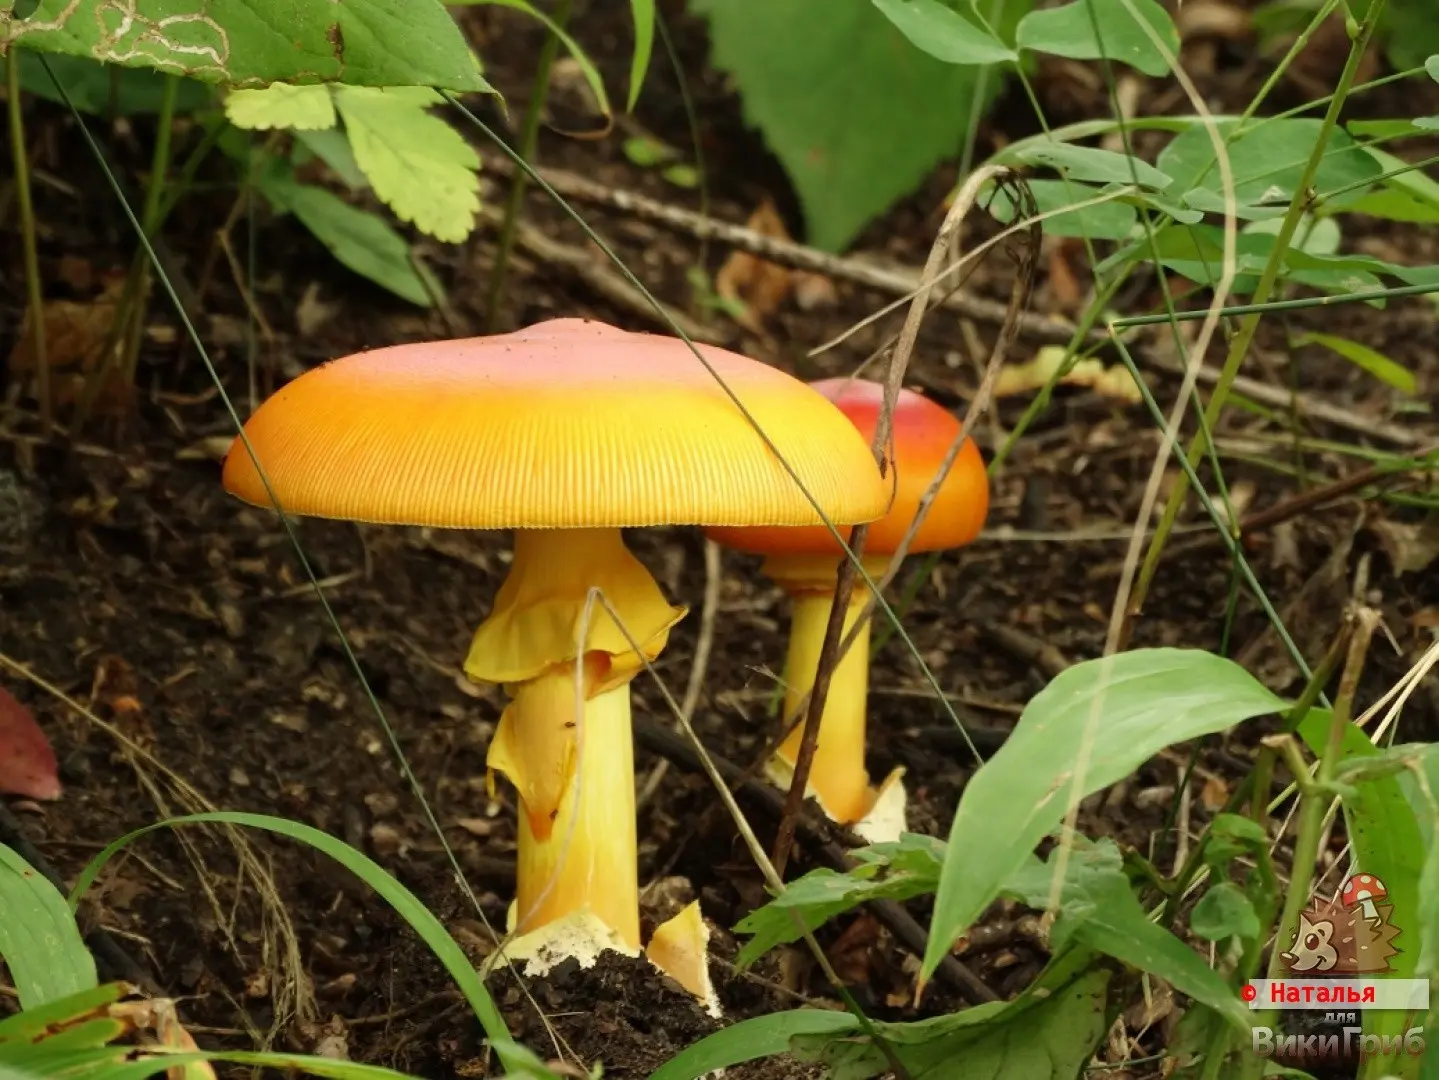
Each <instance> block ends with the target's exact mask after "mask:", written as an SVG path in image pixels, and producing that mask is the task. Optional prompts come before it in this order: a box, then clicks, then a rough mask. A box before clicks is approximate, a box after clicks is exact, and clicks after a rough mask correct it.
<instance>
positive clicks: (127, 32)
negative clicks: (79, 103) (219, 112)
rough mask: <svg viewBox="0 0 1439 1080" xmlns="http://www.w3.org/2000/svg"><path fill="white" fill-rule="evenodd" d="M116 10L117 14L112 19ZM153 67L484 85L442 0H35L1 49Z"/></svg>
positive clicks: (278, 78) (242, 78) (272, 78)
mask: <svg viewBox="0 0 1439 1080" xmlns="http://www.w3.org/2000/svg"><path fill="white" fill-rule="evenodd" d="M122 14H123V16H124V17H123V18H119V17H118V16H120V15H122ZM6 35H8V40H9V41H10V42H12V43H18V44H20V45H23V46H24V47H26V48H29V49H37V50H39V51H42V52H55V53H65V54H67V55H70V56H86V57H89V58H91V59H92V60H102V61H105V62H107V63H114V64H123V65H125V66H127V67H153V68H158V69H159V70H161V71H166V72H170V73H173V74H178V75H188V76H190V77H191V78H195V79H200V80H201V81H203V82H210V83H225V84H228V85H230V86H232V87H263V86H268V85H269V84H270V83H273V82H291V83H317V82H345V83H352V84H356V85H362V86H417V85H418V86H435V87H442V88H444V89H446V90H456V91H461V92H464V91H489V89H490V88H489V86H488V84H487V83H486V82H485V80H484V79H483V78H481V77H480V72H479V68H478V67H477V66H476V65H475V61H474V59H473V58H472V57H471V55H470V50H469V47H468V46H467V45H466V44H465V39H464V38H463V37H462V36H461V35H460V31H459V27H457V26H456V25H455V21H454V19H452V18H451V17H450V14H449V12H448V11H446V10H445V7H444V5H443V4H442V3H440V0H405V3H403V4H396V3H394V2H393V0H345V3H343V4H331V3H297V2H296V0H207V2H206V3H204V4H198V5H197V4H196V3H195V0H129V2H128V3H127V4H125V5H124V7H123V8H116V7H115V6H114V4H113V2H112V0H40V3H39V6H38V7H37V8H36V10H35V13H34V14H33V15H31V16H30V17H29V18H28V19H25V20H18V19H17V20H13V21H10V22H9V23H8V24H5V23H0V45H3V44H4V39H5V36H6Z"/></svg>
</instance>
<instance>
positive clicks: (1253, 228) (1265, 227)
mask: <svg viewBox="0 0 1439 1080" xmlns="http://www.w3.org/2000/svg"><path fill="white" fill-rule="evenodd" d="M1283 224H1284V222H1283V221H1282V220H1281V219H1280V218H1266V219H1264V220H1263V221H1251V222H1249V223H1248V224H1246V225H1245V226H1244V228H1243V229H1242V230H1241V231H1242V232H1244V233H1246V234H1248V235H1250V236H1253V235H1255V234H1263V235H1265V236H1278V235H1279V230H1280V228H1281V227H1282V226H1283ZM1341 239H1342V237H1341V235H1340V232H1339V222H1337V221H1335V220H1334V219H1333V218H1332V217H1323V218H1317V219H1316V218H1314V217H1311V216H1310V215H1308V214H1301V215H1300V217H1299V227H1298V228H1296V229H1295V230H1294V236H1293V238H1292V240H1291V241H1290V250H1291V251H1304V252H1308V253H1309V254H1311V255H1333V254H1335V253H1336V252H1337V251H1338V250H1339V243H1340V240H1341Z"/></svg>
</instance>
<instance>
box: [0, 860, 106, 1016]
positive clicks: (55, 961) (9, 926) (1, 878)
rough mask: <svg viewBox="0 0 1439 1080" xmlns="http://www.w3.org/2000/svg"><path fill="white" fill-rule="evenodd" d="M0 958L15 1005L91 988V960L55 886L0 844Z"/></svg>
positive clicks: (29, 1004)
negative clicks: (12, 987) (7, 972)
mask: <svg viewBox="0 0 1439 1080" xmlns="http://www.w3.org/2000/svg"><path fill="white" fill-rule="evenodd" d="M0 913H3V915H0V960H4V961H5V964H6V966H7V967H8V968H9V969H10V980H11V982H13V983H14V984H15V990H16V992H17V993H18V994H19V996H20V1008H21V1009H33V1008H35V1007H36V1006H38V1005H47V1004H49V1003H50V1002H52V1001H56V1000H58V999H60V998H63V997H66V996H67V995H69V994H75V993H79V992H80V991H82V990H92V989H94V987H95V985H96V982H97V980H96V976H95V960H94V958H93V957H92V956H91V955H90V951H89V950H88V949H87V948H85V941H84V939H83V938H82V937H81V936H80V931H79V929H78V928H77V927H76V926H75V916H74V915H72V914H71V913H70V909H69V907H68V906H66V904H65V898H64V897H63V896H61V895H60V890H59V889H57V888H55V886H54V885H52V884H50V880H49V879H48V878H47V877H45V875H44V874H42V873H40V872H39V871H38V870H36V869H34V868H33V867H32V866H31V865H30V864H29V863H27V862H26V861H25V860H24V859H22V858H21V857H20V856H19V855H18V854H16V852H15V851H13V850H12V849H10V848H8V847H6V846H5V845H4V844H0Z"/></svg>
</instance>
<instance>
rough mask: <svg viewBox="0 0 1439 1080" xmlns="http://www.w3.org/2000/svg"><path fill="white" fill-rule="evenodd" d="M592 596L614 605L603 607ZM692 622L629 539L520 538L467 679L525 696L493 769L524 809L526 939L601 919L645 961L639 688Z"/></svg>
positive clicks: (584, 534) (612, 535)
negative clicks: (633, 690)
mask: <svg viewBox="0 0 1439 1080" xmlns="http://www.w3.org/2000/svg"><path fill="white" fill-rule="evenodd" d="M592 589H598V590H599V591H600V593H602V594H603V596H604V599H605V601H607V605H608V606H606V604H602V603H600V602H599V600H598V599H596V600H593V601H591V600H590V593H591V590H592ZM611 610H613V612H614V615H613V616H612V615H611V614H610V611H611ZM684 614H685V609H684V608H682V607H673V606H671V605H670V604H669V603H668V601H666V600H665V598H664V595H663V594H662V593H661V592H660V588H659V585H658V584H656V582H655V580H654V578H653V577H652V576H651V575H650V573H649V571H648V570H646V569H645V567H644V565H643V564H642V563H641V562H640V561H639V560H638V559H636V558H635V557H634V555H633V554H631V553H630V551H629V550H628V549H627V548H626V547H625V544H624V539H623V537H622V536H621V534H620V530H619V529H556V530H522V531H519V532H517V533H516V535H515V554H514V561H513V562H512V564H511V566H510V572H509V575H508V576H507V577H506V579H505V582H504V584H503V585H502V586H501V587H500V591H499V593H498V595H497V596H496V597H495V606H494V609H493V610H492V611H491V613H490V616H489V618H487V619H486V620H485V621H484V622H483V623H482V624H481V625H480V627H479V629H478V630H476V632H475V638H474V641H473V643H472V644H471V646H470V654H469V657H468V659H467V660H466V661H465V671H466V672H467V673H468V674H469V675H470V677H471V678H474V679H476V680H478V681H481V682H488V683H497V684H500V685H502V686H503V687H504V688H505V692H506V693H507V694H509V696H510V698H511V701H510V704H509V705H508V706H507V707H506V709H505V711H504V713H503V715H502V716H501V717H500V723H499V727H498V728H497V729H496V731H495V736H494V739H493V740H492V741H491V743H490V750H489V755H488V758H487V761H486V764H487V765H488V767H489V769H490V772H491V783H493V775H494V773H496V772H498V773H503V774H504V776H505V777H506V779H508V780H509V781H510V783H512V784H514V786H515V790H516V792H517V794H518V797H519V804H520V806H519V809H520V815H519V828H518V833H519V845H518V846H519V852H518V858H519V867H518V890H517V891H518V896H517V898H516V925H515V930H516V931H518V932H519V933H520V934H521V935H526V934H530V933H531V932H536V931H540V930H542V929H544V928H545V927H547V926H550V925H552V924H556V923H560V922H562V921H563V920H566V919H568V918H569V917H571V916H582V917H592V918H597V919H598V920H599V921H600V922H601V923H602V924H603V925H604V927H605V928H606V929H607V930H608V932H609V935H610V936H611V937H612V938H614V939H616V940H617V941H618V942H620V943H622V944H623V945H624V946H625V947H626V948H627V949H629V950H630V951H632V952H637V951H638V950H639V947H640V930H639V896H638V887H637V881H636V875H637V873H638V867H637V864H636V847H635V839H636V838H635V790H634V749H633V742H632V737H631V732H630V699H629V683H630V680H631V679H633V678H634V677H635V675H636V674H638V673H639V672H640V671H641V670H643V668H644V661H645V659H649V660H653V659H654V658H655V657H657V656H658V655H659V654H660V652H661V651H662V650H663V649H664V647H665V643H666V641H667V640H668V638H669V630H670V627H672V626H673V625H674V624H675V623H676V622H678V621H679V620H680V619H681V618H683V617H684ZM616 616H617V617H618V619H619V622H620V623H623V626H624V629H623V630H622V629H621V627H620V625H618V624H617V623H616V621H615V617H616ZM625 631H628V634H626V632H625ZM631 639H633V641H634V642H635V643H636V644H638V646H639V651H636V649H635V647H634V646H633V645H632V644H631ZM577 657H578V658H580V660H579V662H578V663H577V662H576V658H577Z"/></svg>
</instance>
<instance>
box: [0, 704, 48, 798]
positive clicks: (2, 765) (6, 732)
mask: <svg viewBox="0 0 1439 1080" xmlns="http://www.w3.org/2000/svg"><path fill="white" fill-rule="evenodd" d="M63 791H64V789H63V788H62V787H61V786H60V766H59V763H58V762H57V761H56V760H55V751H54V750H53V749H51V747H50V740H49V739H47V738H46V737H45V732H43V731H41V730H40V725H39V724H37V723H36V722H35V716H34V714H33V713H31V712H30V710H29V709H27V708H26V707H25V706H24V705H22V704H21V703H20V701H19V700H18V699H17V698H16V697H15V696H14V695H13V694H11V693H10V691H8V690H6V689H5V688H4V687H3V686H0V793H4V794H7V795H24V796H25V797H26V798H29V799H43V800H47V801H48V800H51V799H58V798H59V797H60V796H61V794H63Z"/></svg>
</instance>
